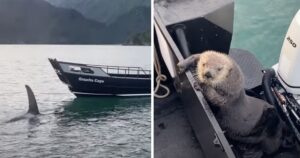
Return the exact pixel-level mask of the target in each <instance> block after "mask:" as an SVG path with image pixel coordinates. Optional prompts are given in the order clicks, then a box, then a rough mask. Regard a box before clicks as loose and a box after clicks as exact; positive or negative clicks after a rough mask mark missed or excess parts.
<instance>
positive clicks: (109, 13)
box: [46, 0, 151, 24]
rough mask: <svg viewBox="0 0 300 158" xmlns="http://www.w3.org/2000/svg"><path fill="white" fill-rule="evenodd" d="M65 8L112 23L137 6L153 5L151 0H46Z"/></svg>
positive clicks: (90, 17)
mask: <svg viewBox="0 0 300 158" xmlns="http://www.w3.org/2000/svg"><path fill="white" fill-rule="evenodd" d="M46 1H48V2H49V3H51V4H53V5H55V6H58V7H63V8H71V9H75V10H77V11H79V12H80V13H82V14H83V15H84V16H85V17H87V18H89V19H93V20H96V21H99V22H102V23H106V24H111V23H113V22H114V21H116V19H117V18H118V17H120V16H121V15H123V14H126V13H128V12H130V10H132V9H133V8H136V7H149V8H150V6H151V1H150V0H46Z"/></svg>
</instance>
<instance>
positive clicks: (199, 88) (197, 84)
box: [193, 82, 202, 91]
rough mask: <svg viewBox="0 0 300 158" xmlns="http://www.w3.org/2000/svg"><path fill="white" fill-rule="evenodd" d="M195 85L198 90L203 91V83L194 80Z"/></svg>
mask: <svg viewBox="0 0 300 158" xmlns="http://www.w3.org/2000/svg"><path fill="white" fill-rule="evenodd" d="M193 86H194V88H195V89H196V91H202V88H201V85H200V84H199V83H198V82H194V85H193Z"/></svg>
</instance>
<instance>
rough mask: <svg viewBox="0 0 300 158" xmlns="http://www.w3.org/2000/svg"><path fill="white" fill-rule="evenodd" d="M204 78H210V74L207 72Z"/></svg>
mask: <svg viewBox="0 0 300 158" xmlns="http://www.w3.org/2000/svg"><path fill="white" fill-rule="evenodd" d="M204 76H205V77H206V78H212V75H211V73H210V72H209V71H207V72H206V73H205V74H204Z"/></svg>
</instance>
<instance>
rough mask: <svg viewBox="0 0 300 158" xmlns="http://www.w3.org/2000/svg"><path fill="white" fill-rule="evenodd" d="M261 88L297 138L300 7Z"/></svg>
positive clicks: (299, 113) (299, 133)
mask: <svg viewBox="0 0 300 158" xmlns="http://www.w3.org/2000/svg"><path fill="white" fill-rule="evenodd" d="M263 89H264V93H265V97H266V100H267V101H268V102H269V103H270V104H273V105H275V106H276V107H277V109H278V112H279V113H280V114H281V115H282V116H283V119H284V120H285V121H286V122H287V123H288V124H289V125H290V127H291V128H292V130H293V131H294V133H295V135H296V137H297V139H298V141H299V142H300V132H299V131H300V105H299V104H300V10H299V11H298V12H297V14H296V15H295V17H294V19H293V21H292V23H291V24H290V27H289V29H288V31H287V34H286V36H285V39H284V42H283V46H282V49H281V54H280V58H279V63H278V64H276V65H274V66H273V69H268V70H265V71H264V77H263Z"/></svg>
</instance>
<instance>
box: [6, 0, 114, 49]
mask: <svg viewBox="0 0 300 158" xmlns="http://www.w3.org/2000/svg"><path fill="white" fill-rule="evenodd" d="M0 19H1V20H0V35H1V36H0V43H3V44H5V43H8V44H10V43H14V44H22V43H30V44H86V43H89V44H96V43H101V44H103V43H111V38H109V37H110V36H108V35H107V34H106V32H107V31H106V26H105V25H104V24H102V23H100V22H96V21H93V20H89V19H86V18H85V17H84V16H83V15H82V14H80V13H79V12H77V11H75V10H73V9H63V8H57V7H54V6H52V5H50V4H49V3H47V2H45V1H43V0H1V2H0Z"/></svg>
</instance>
